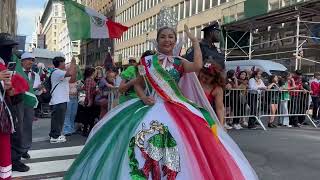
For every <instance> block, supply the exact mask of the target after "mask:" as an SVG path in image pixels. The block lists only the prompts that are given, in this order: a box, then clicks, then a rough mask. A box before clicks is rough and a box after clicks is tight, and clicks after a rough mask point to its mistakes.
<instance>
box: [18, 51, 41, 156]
mask: <svg viewBox="0 0 320 180" xmlns="http://www.w3.org/2000/svg"><path fill="white" fill-rule="evenodd" d="M34 61H35V57H34V55H33V54H31V53H28V52H26V53H24V54H22V56H21V65H22V70H23V71H24V74H23V75H24V76H23V77H24V78H25V80H26V81H28V83H29V93H30V94H32V96H33V97H34V98H35V101H29V99H30V97H26V95H25V96H23V105H22V106H20V107H19V108H18V109H17V112H18V113H19V114H21V116H22V121H21V122H18V123H19V125H18V126H19V128H17V131H20V132H19V133H16V136H14V138H13V139H15V140H16V141H17V142H19V144H20V145H19V146H16V147H15V154H16V156H18V157H20V158H21V157H23V158H25V159H30V155H29V154H28V151H29V150H30V148H31V144H32V122H33V120H34V118H35V111H34V108H35V106H37V103H38V102H37V100H36V97H35V95H36V93H37V91H41V81H40V76H39V75H38V74H37V73H36V72H34V71H33V70H32V67H33V64H34Z"/></svg>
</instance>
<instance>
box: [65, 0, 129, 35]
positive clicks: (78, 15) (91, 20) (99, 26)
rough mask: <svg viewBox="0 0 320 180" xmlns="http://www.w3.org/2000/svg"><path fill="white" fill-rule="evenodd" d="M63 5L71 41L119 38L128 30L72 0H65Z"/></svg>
mask: <svg viewBox="0 0 320 180" xmlns="http://www.w3.org/2000/svg"><path fill="white" fill-rule="evenodd" d="M64 7H65V11H66V17H67V23H68V30H69V36H70V39H71V41H75V40H82V39H104V38H120V37H121V36H122V34H123V32H125V31H127V30H128V27H126V26H123V25H121V24H119V23H116V22H113V21H111V20H110V19H108V18H107V17H105V16H104V15H102V14H100V13H98V12H97V11H95V10H94V9H91V8H89V7H86V6H84V5H81V4H79V3H77V2H74V1H72V0H65V1H64Z"/></svg>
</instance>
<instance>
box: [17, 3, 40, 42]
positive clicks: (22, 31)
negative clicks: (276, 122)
mask: <svg viewBox="0 0 320 180" xmlns="http://www.w3.org/2000/svg"><path fill="white" fill-rule="evenodd" d="M45 2H46V0H17V16H18V34H19V35H25V36H27V41H26V43H29V42H30V41H31V38H32V33H33V32H34V30H35V17H36V16H37V15H39V14H41V13H40V12H41V11H43V9H44V4H45Z"/></svg>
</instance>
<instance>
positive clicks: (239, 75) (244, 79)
mask: <svg viewBox="0 0 320 180" xmlns="http://www.w3.org/2000/svg"><path fill="white" fill-rule="evenodd" d="M242 73H246V78H245V79H244V80H248V73H247V72H246V71H240V73H239V75H238V79H240V75H241V74H242Z"/></svg>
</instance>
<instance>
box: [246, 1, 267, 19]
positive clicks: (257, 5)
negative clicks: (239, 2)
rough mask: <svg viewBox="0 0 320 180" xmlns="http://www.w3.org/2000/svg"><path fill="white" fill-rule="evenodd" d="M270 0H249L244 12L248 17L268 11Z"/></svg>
mask: <svg viewBox="0 0 320 180" xmlns="http://www.w3.org/2000/svg"><path fill="white" fill-rule="evenodd" d="M268 7H269V4H268V0H247V1H245V2H244V14H245V17H246V18H250V17H254V16H259V15H262V14H266V13H267V12H268Z"/></svg>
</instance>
